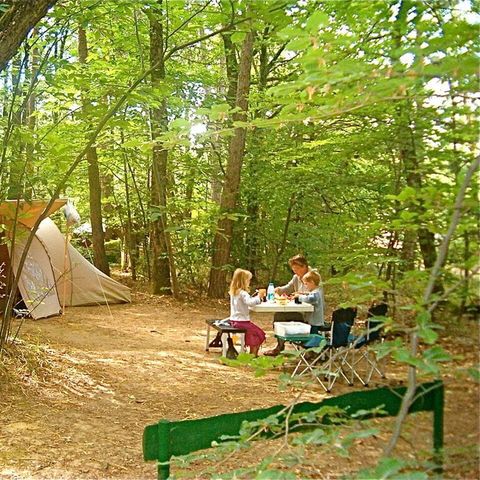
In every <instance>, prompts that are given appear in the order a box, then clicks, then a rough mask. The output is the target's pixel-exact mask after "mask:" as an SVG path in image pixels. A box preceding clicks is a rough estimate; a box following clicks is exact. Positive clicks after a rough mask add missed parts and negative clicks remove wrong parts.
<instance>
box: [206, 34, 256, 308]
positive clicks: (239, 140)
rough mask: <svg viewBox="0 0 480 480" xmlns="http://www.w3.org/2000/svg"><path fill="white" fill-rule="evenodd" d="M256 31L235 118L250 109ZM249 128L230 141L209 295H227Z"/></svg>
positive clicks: (247, 50)
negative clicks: (232, 216)
mask: <svg viewBox="0 0 480 480" xmlns="http://www.w3.org/2000/svg"><path fill="white" fill-rule="evenodd" d="M253 38H254V35H253V32H248V33H247V35H246V37H245V40H244V43H243V46H242V53H241V57H240V66H239V72H238V88H237V97H236V98H237V100H236V107H238V108H239V110H240V111H239V112H238V113H236V114H234V117H233V118H234V120H237V121H245V120H246V118H247V110H248V93H249V90H250V70H251V67H252V57H253ZM245 137H246V130H245V128H243V127H238V128H235V133H234V136H233V137H232V139H231V141H230V148H229V156H228V163H227V169H226V173H225V182H224V185H223V189H222V197H221V200H220V218H219V220H218V223H217V232H216V234H215V238H214V241H213V255H212V267H211V269H210V278H209V286H208V295H209V296H210V297H212V298H223V297H224V295H225V288H226V276H227V270H226V269H227V268H228V262H229V260H230V252H231V247H232V234H233V220H232V219H231V218H228V215H229V214H232V213H234V211H235V208H236V205H237V199H238V192H239V189H240V173H241V169H242V163H243V157H244V149H245Z"/></svg>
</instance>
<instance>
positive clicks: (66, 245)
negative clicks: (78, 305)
mask: <svg viewBox="0 0 480 480" xmlns="http://www.w3.org/2000/svg"><path fill="white" fill-rule="evenodd" d="M69 234H70V226H69V225H68V221H67V230H66V232H65V245H64V248H63V274H62V278H63V299H62V315H65V302H66V297H67V257H68V236H69Z"/></svg>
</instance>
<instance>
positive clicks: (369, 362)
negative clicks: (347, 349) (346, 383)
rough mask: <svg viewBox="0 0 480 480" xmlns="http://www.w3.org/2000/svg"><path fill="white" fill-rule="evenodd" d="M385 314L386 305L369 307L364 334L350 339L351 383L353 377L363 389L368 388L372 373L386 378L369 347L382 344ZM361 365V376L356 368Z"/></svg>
mask: <svg viewBox="0 0 480 480" xmlns="http://www.w3.org/2000/svg"><path fill="white" fill-rule="evenodd" d="M387 312H388V305H387V304H386V303H379V304H378V305H374V306H372V307H370V308H369V309H368V312H367V320H366V323H365V328H366V332H365V333H364V334H362V335H360V336H358V337H350V342H351V344H352V346H353V348H352V349H351V352H352V360H351V362H349V365H350V367H351V373H352V376H351V379H352V381H353V376H355V377H356V378H358V379H359V380H360V382H361V383H362V385H363V386H364V387H368V384H369V383H370V380H371V379H372V376H373V374H374V373H377V374H378V375H379V376H380V377H381V378H386V375H385V366H384V364H383V362H382V363H380V362H378V359H377V355H376V353H375V351H374V350H372V349H371V348H370V346H371V344H372V343H375V342H382V343H383V342H384V338H383V332H382V330H383V328H382V327H383V318H384V317H385V316H386V315H387ZM357 351H359V352H360V356H359V357H356V352H357ZM361 364H363V365H364V370H363V371H362V373H363V376H362V375H360V374H359V373H358V371H357V367H358V366H359V365H361Z"/></svg>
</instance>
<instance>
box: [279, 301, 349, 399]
mask: <svg viewBox="0 0 480 480" xmlns="http://www.w3.org/2000/svg"><path fill="white" fill-rule="evenodd" d="M356 315H357V310H356V309H354V308H340V309H338V310H335V311H334V312H333V314H332V323H331V328H330V338H325V337H323V336H321V335H318V334H310V335H302V336H285V337H280V336H278V338H280V339H282V340H285V341H286V342H289V343H291V344H292V345H293V346H294V348H295V350H297V351H298V352H300V355H299V359H298V363H297V365H296V366H295V368H294V370H293V372H292V375H291V376H292V377H294V376H302V375H304V374H305V373H310V374H312V376H313V377H314V378H315V380H317V382H318V383H319V384H320V385H321V386H322V387H323V388H324V390H325V391H327V392H330V391H331V390H332V387H333V385H334V384H335V382H336V380H337V378H338V377H339V376H341V377H342V378H343V379H344V380H345V381H346V382H347V383H348V384H349V385H352V382H351V380H350V379H349V378H348V377H347V375H346V373H345V368H344V367H346V368H349V369H350V368H351V366H350V365H349V362H348V353H349V345H350V343H349V336H350V331H351V329H352V326H353V322H354V320H355V317H356ZM322 341H323V342H324V345H322ZM314 347H320V352H315V351H314V350H305V348H307V349H309V348H314ZM319 367H320V368H319Z"/></svg>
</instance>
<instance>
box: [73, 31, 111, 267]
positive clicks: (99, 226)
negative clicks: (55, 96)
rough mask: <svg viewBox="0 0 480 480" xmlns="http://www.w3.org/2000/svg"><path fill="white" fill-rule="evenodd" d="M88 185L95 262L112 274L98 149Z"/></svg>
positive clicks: (90, 155) (82, 47)
mask: <svg viewBox="0 0 480 480" xmlns="http://www.w3.org/2000/svg"><path fill="white" fill-rule="evenodd" d="M87 56H88V47H87V35H86V32H85V29H84V28H83V27H79V28H78V60H79V62H80V63H81V64H86V62H87ZM82 110H83V111H84V112H85V113H87V114H88V111H89V110H90V101H89V100H88V98H87V95H86V93H85V92H82ZM86 157H87V162H88V186H89V204H90V223H91V226H92V247H93V263H94V265H95V266H96V267H97V268H98V269H99V270H101V271H102V272H103V273H105V274H106V275H110V267H109V265H108V261H107V255H106V252H105V234H104V232H103V221H102V188H101V184H100V170H99V168H98V156H97V149H96V148H95V147H94V146H91V147H89V148H88V150H87V153H86Z"/></svg>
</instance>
